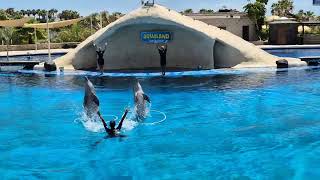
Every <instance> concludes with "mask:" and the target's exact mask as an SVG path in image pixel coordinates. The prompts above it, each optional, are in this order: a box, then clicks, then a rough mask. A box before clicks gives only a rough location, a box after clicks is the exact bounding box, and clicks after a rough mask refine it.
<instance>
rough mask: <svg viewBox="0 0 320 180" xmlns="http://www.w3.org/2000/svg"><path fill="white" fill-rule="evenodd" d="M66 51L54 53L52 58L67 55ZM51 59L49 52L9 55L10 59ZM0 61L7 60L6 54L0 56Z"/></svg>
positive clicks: (44, 60) (41, 60) (43, 60)
mask: <svg viewBox="0 0 320 180" xmlns="http://www.w3.org/2000/svg"><path fill="white" fill-rule="evenodd" d="M65 54H66V53H52V54H51V58H52V60H54V59H56V58H58V57H61V56H63V55H65ZM48 60H49V56H48V54H34V55H25V54H24V55H15V56H10V55H9V61H40V62H46V61H48ZM0 61H7V57H6V56H0Z"/></svg>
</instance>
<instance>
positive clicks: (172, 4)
mask: <svg viewBox="0 0 320 180" xmlns="http://www.w3.org/2000/svg"><path fill="white" fill-rule="evenodd" d="M251 1H254V0H251ZM276 1H277V0H269V4H268V6H269V8H268V14H270V6H271V4H272V3H273V2H276ZM155 2H156V3H158V4H162V5H164V6H167V7H169V8H171V9H174V10H177V11H182V10H184V9H188V8H192V9H194V10H195V11H198V10H199V9H201V8H206V9H214V10H217V9H219V8H221V7H223V6H226V7H227V8H232V9H238V10H242V7H243V6H244V5H245V4H247V2H248V0H155ZM294 5H295V11H298V10H300V9H303V10H311V11H314V12H315V13H316V14H317V15H320V6H313V5H312V0H294ZM139 6H140V0H0V9H1V8H9V7H13V8H16V9H51V8H56V9H58V10H63V9H72V10H77V11H79V12H80V13H81V15H83V16H84V15H88V14H90V13H93V12H99V11H102V10H107V11H109V12H115V11H119V12H123V13H127V12H129V11H131V10H133V9H136V8H137V7H139Z"/></svg>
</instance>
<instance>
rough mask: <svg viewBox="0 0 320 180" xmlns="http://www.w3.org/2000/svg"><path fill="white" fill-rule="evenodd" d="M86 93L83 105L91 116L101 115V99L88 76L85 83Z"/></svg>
mask: <svg viewBox="0 0 320 180" xmlns="http://www.w3.org/2000/svg"><path fill="white" fill-rule="evenodd" d="M84 89H85V95H84V99H83V107H84V110H85V112H86V114H87V116H88V117H89V118H92V117H94V116H95V115H99V116H100V110H99V105H100V101H99V99H98V97H97V95H96V91H95V89H94V86H93V84H92V83H91V81H90V80H89V79H88V78H87V77H86V83H85V87H84Z"/></svg>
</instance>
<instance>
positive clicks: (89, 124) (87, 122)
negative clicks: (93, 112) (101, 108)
mask: <svg viewBox="0 0 320 180" xmlns="http://www.w3.org/2000/svg"><path fill="white" fill-rule="evenodd" d="M76 122H80V123H82V125H83V126H84V127H85V128H86V130H88V131H90V132H95V133H98V132H104V127H103V124H102V122H101V120H100V119H99V117H98V115H97V116H94V117H92V118H90V117H88V116H87V114H86V113H85V112H80V113H79V118H78V119H76Z"/></svg>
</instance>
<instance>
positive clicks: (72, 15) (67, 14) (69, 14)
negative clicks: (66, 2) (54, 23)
mask: <svg viewBox="0 0 320 180" xmlns="http://www.w3.org/2000/svg"><path fill="white" fill-rule="evenodd" d="M58 17H59V18H60V19H62V20H69V19H76V18H79V17H80V14H79V13H78V12H77V11H72V10H64V11H62V12H61V13H60V14H59V15H58Z"/></svg>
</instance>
